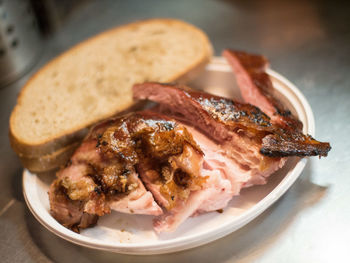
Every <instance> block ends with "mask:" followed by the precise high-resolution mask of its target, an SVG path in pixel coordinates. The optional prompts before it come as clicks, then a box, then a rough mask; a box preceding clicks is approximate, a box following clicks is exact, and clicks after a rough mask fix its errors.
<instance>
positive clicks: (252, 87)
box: [222, 49, 303, 131]
mask: <svg viewBox="0 0 350 263" xmlns="http://www.w3.org/2000/svg"><path fill="white" fill-rule="evenodd" d="M222 55H223V56H224V57H225V58H226V59H227V61H228V62H229V64H230V65H231V67H232V69H233V71H234V73H235V76H236V80H237V83H238V86H239V88H240V90H241V94H242V97H243V98H244V100H245V101H246V102H247V103H250V104H252V105H255V106H257V107H259V108H260V109H261V110H262V111H263V112H265V113H266V114H267V115H268V116H269V117H270V118H271V121H272V122H275V123H278V124H280V125H281V126H282V127H283V128H284V129H293V130H298V131H301V130H302V127H303V124H302V122H301V121H299V120H298V119H297V118H296V117H295V116H294V115H293V114H292V113H291V112H290V110H289V109H287V107H286V106H284V105H283V104H282V103H281V102H280V101H279V100H278V99H277V98H276V96H275V95H274V88H273V85H272V82H271V79H270V76H269V75H268V74H267V73H266V69H267V67H268V65H269V62H268V60H267V59H266V58H265V57H264V56H261V55H256V54H250V53H246V52H242V51H235V50H231V49H226V50H224V51H223V53H222Z"/></svg>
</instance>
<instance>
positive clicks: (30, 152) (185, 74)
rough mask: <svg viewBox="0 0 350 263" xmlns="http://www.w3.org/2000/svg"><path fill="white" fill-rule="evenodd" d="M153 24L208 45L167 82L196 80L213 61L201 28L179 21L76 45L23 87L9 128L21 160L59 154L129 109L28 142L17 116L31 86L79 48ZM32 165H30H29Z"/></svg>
mask: <svg viewBox="0 0 350 263" xmlns="http://www.w3.org/2000/svg"><path fill="white" fill-rule="evenodd" d="M152 23H162V24H168V25H169V26H171V25H173V24H176V25H177V26H182V27H186V28H187V29H189V30H193V32H194V34H197V35H198V36H199V37H200V38H201V39H200V41H201V42H202V45H205V52H203V54H202V56H201V57H200V59H198V60H197V61H193V62H192V63H191V64H190V65H188V67H186V68H183V69H182V70H179V71H178V72H174V74H173V76H171V77H170V78H169V79H167V80H166V81H167V82H171V81H175V80H180V81H181V82H186V81H187V80H189V79H192V78H193V76H194V75H196V74H197V73H198V72H199V71H200V70H202V69H203V67H204V66H205V65H206V64H207V63H208V62H209V60H210V58H211V56H212V46H211V44H210V42H209V40H208V38H207V36H206V35H205V34H204V33H203V32H202V31H201V30H200V29H198V28H196V27H195V26H193V25H190V24H188V23H185V22H183V21H180V20H177V19H167V18H156V19H149V20H142V21H137V22H134V23H131V24H126V25H123V26H120V27H116V28H112V29H110V30H108V31H105V32H103V33H101V34H99V35H97V36H93V37H91V38H89V39H87V40H85V41H83V42H81V43H79V44H77V45H76V46H74V47H72V48H71V49H69V50H68V51H66V52H64V53H62V54H61V55H59V56H58V57H56V58H54V59H53V60H51V61H50V62H49V63H48V64H46V65H45V66H44V67H43V68H41V69H40V70H39V71H38V72H37V73H35V74H34V75H33V76H32V77H31V78H30V79H29V81H28V82H27V83H26V85H25V86H24V87H23V88H22V90H21V92H20V94H19V96H18V99H17V104H16V106H15V108H14V110H13V111H12V114H11V117H10V129H9V137H10V142H11V146H12V148H13V149H14V151H15V152H16V153H17V154H18V155H19V156H20V157H21V158H26V159H33V158H37V157H40V156H43V155H49V154H52V153H54V152H55V151H57V150H58V149H61V148H64V147H66V146H67V145H70V144H72V143H73V142H76V141H81V140H82V139H83V138H84V136H85V135H86V133H87V131H88V128H89V127H90V126H91V125H93V124H94V123H96V122H98V121H100V120H102V119H105V118H108V117H111V116H113V115H115V114H116V113H117V112H119V111H122V110H125V107H124V108H116V111H115V112H110V113H109V114H108V115H106V116H101V118H99V119H96V120H94V121H93V122H91V123H88V124H86V123H81V124H80V125H76V126H74V127H71V128H70V129H67V130H65V131H64V132H61V133H57V134H55V135H54V136H51V137H48V138H45V139H43V140H40V141H36V142H33V141H26V140H25V139H23V138H21V136H20V134H17V133H16V129H15V128H14V127H15V118H16V117H17V114H18V113H17V112H18V109H19V108H20V107H21V104H22V100H23V97H24V96H23V94H25V93H26V92H30V90H29V88H28V87H30V85H31V83H32V82H33V81H34V80H35V79H36V78H37V77H38V76H40V75H42V74H46V73H47V72H48V71H49V69H51V68H52V67H55V65H57V64H58V63H59V61H61V60H62V59H63V58H65V57H67V56H70V55H71V54H72V53H74V52H79V49H80V48H81V47H83V46H86V45H91V43H93V42H94V41H96V40H97V39H99V38H104V37H108V36H109V35H112V34H118V32H120V31H123V30H132V29H133V28H136V27H138V26H140V25H145V24H152ZM132 104H133V102H131V103H130V104H129V105H127V107H128V106H132ZM26 163H28V162H26Z"/></svg>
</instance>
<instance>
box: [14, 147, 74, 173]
mask: <svg viewBox="0 0 350 263" xmlns="http://www.w3.org/2000/svg"><path fill="white" fill-rule="evenodd" d="M79 145H80V143H79V142H75V143H72V144H70V145H68V146H66V147H64V148H62V149H59V150H57V151H55V152H53V153H51V154H47V155H42V156H40V157H38V158H35V157H25V156H19V159H20V161H21V163H22V165H23V166H24V167H26V168H27V169H28V170H29V171H30V172H33V173H43V172H48V171H51V170H56V169H58V168H60V167H61V166H63V165H65V164H66V163H67V161H68V160H69V158H70V157H71V156H72V154H73V153H74V151H75V150H76V149H77V148H78V147H79Z"/></svg>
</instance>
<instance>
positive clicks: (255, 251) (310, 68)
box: [0, 0, 350, 262]
mask: <svg viewBox="0 0 350 263" xmlns="http://www.w3.org/2000/svg"><path fill="white" fill-rule="evenodd" d="M151 17H172V18H178V19H182V20H185V21H187V22H189V23H192V24H194V25H196V26H198V27H199V28H201V29H202V30H203V31H205V32H206V33H207V34H208V36H209V38H210V40H211V42H212V43H213V45H214V49H215V54H216V55H217V56H219V55H220V53H221V51H222V50H223V49H224V48H227V47H231V48H235V49H242V50H246V51H250V52H255V53H260V54H264V55H266V56H267V57H268V58H269V59H270V61H271V67H272V68H273V69H274V70H276V71H277V72H279V73H281V74H282V75H283V76H285V77H286V78H288V79H289V80H291V81H292V82H293V83H294V84H295V85H296V86H297V87H298V88H299V89H300V90H301V92H302V93H303V94H304V95H305V97H306V98H307V100H308V101H309V103H310V105H311V108H312V109H313V112H314V115H315V120H316V137H317V138H318V139H320V140H322V141H330V142H331V145H332V147H333V149H332V151H331V152H330V154H329V156H328V157H327V158H322V159H321V160H318V159H317V158H314V159H312V160H310V161H309V162H308V165H307V167H306V169H305V170H304V172H303V173H302V175H301V177H300V178H299V179H298V180H297V182H296V183H295V184H294V185H293V187H292V188H291V189H290V190H289V191H288V192H287V194H285V195H284V197H283V198H282V199H280V200H279V201H278V202H277V203H276V204H275V205H273V206H272V207H271V208H270V209H268V210H267V211H266V212H265V213H263V214H262V215H261V216H260V217H258V218H257V219H255V220H254V221H253V222H252V223H250V224H248V225H247V226H246V227H244V228H242V229H240V230H239V231H237V232H235V233H233V234H230V235H228V236H227V237H225V238H223V239H220V240H218V241H215V242H213V243H211V244H209V245H206V246H203V247H199V248H195V249H191V250H188V251H184V252H180V253H175V254H171V255H163V256H151V257H137V256H125V255H124V256H123V255H117V254H112V253H105V252H99V251H95V250H91V249H87V248H82V247H79V246H76V245H73V244H71V243H68V242H66V241H64V240H62V239H60V238H59V237H56V236H54V235H53V234H51V233H50V232H48V231H47V230H46V229H44V227H42V226H41V225H40V224H39V223H38V222H37V221H36V220H35V219H34V217H33V216H32V215H31V214H30V212H29V210H28V208H27V207H26V205H25V203H24V200H23V197H22V188H21V176H22V175H21V173H22V168H21V165H20V163H19V161H18V159H17V157H16V156H15V154H14V153H13V152H12V150H11V148H10V145H9V142H8V118H9V116H10V113H11V111H12V108H13V107H14V105H15V103H16V97H17V94H18V92H19V91H20V89H21V87H22V86H23V84H24V83H25V82H26V80H27V79H28V78H29V77H30V76H31V75H32V74H33V73H34V72H35V71H36V70H38V69H39V68H40V67H41V66H43V65H44V64H45V63H47V62H48V61H49V60H51V59H52V58H53V57H55V56H57V55H58V54H60V53H62V52H63V51H65V50H67V49H68V48H70V47H72V46H73V45H75V44H77V43H78V42H81V41H83V40H85V39H87V38H89V37H91V36H94V35H96V34H98V33H100V32H102V31H104V30H106V29H109V28H112V27H114V26H118V25H121V24H125V23H129V22H133V21H135V20H140V19H145V18H151ZM0 22H1V24H0V29H1V30H0V33H1V35H0V86H1V88H0V121H1V127H2V128H1V130H0V142H1V149H0V176H1V181H2V182H1V183H0V233H1V234H0V255H1V257H2V260H0V261H2V262H73V261H74V262H99V261H105V262H116V261H121V262H163V261H167V262H179V261H184V262H188V261H189V260H192V261H194V262H197V261H198V262H281V261H283V262H348V248H349V244H350V227H349V222H350V208H349V206H348V204H349V202H350V193H349V185H350V176H348V173H349V171H350V150H349V149H350V143H349V140H347V139H346V138H347V136H348V134H349V130H350V118H349V116H350V76H349V75H350V74H349V72H350V2H349V1H326V0H319V1H317V0H290V1H287V0H280V1H277V0H264V1H259V0H255V1H253V0H250V1H249V0H232V1H229V0H177V1H167V0H143V1H142V0H128V1H121V0H109V1H108V0H75V1H69V0H31V1H24V0H0Z"/></svg>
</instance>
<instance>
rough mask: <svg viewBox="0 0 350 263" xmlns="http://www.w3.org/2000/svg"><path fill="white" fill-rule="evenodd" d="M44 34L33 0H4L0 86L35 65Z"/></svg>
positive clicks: (0, 26)
mask: <svg viewBox="0 0 350 263" xmlns="http://www.w3.org/2000/svg"><path fill="white" fill-rule="evenodd" d="M39 50H40V37H39V30H38V27H37V23H36V19H35V17H34V15H33V11H32V8H31V5H30V1H29V0H27V1H24V0H12V1H9V0H3V1H1V2H0V87H1V86H4V85H6V84H8V83H9V82H11V81H13V80H15V79H18V78H19V77H20V76H21V74H23V73H24V72H25V71H26V70H28V69H29V67H30V66H32V65H33V63H34V62H35V59H36V58H37V56H38V54H39Z"/></svg>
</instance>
